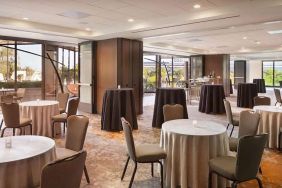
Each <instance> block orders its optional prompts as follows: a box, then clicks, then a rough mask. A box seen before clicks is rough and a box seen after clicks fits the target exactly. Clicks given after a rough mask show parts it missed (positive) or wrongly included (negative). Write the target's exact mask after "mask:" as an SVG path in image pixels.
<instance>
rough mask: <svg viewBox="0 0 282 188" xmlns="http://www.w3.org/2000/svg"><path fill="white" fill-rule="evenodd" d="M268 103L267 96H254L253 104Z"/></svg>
mask: <svg viewBox="0 0 282 188" xmlns="http://www.w3.org/2000/svg"><path fill="white" fill-rule="evenodd" d="M270 104H271V100H270V98H269V97H265V96H256V97H254V106H259V105H270Z"/></svg>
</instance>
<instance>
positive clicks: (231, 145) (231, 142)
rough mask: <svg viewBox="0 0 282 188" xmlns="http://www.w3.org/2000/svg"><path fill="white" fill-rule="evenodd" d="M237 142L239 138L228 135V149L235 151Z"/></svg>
mask: <svg viewBox="0 0 282 188" xmlns="http://www.w3.org/2000/svg"><path fill="white" fill-rule="evenodd" d="M238 143H239V139H238V138H233V137H230V138H229V148H230V151H236V152H237V148H238Z"/></svg>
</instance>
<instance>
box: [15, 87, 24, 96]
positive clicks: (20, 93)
mask: <svg viewBox="0 0 282 188" xmlns="http://www.w3.org/2000/svg"><path fill="white" fill-rule="evenodd" d="M24 95H25V88H18V89H17V97H21V98H23V97H24Z"/></svg>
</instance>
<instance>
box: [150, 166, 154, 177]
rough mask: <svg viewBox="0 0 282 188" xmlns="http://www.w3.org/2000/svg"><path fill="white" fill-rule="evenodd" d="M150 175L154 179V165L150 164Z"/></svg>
mask: <svg viewBox="0 0 282 188" xmlns="http://www.w3.org/2000/svg"><path fill="white" fill-rule="evenodd" d="M151 174H152V177H154V163H151Z"/></svg>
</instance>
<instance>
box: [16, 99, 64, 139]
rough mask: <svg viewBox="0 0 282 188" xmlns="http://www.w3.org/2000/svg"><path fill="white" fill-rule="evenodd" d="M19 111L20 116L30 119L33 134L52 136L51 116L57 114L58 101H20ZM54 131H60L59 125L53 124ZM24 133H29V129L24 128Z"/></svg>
mask: <svg viewBox="0 0 282 188" xmlns="http://www.w3.org/2000/svg"><path fill="white" fill-rule="evenodd" d="M20 113H21V116H22V117H25V118H30V119H32V132H33V135H40V136H47V137H52V126H51V124H52V121H51V117H52V116H55V115H58V114H59V113H60V112H59V102H58V101H48V100H39V101H28V102H22V103H20ZM55 128H56V129H55V131H56V133H58V132H60V129H59V128H60V127H59V126H55ZM25 133H26V134H29V129H28V128H26V129H25Z"/></svg>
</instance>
